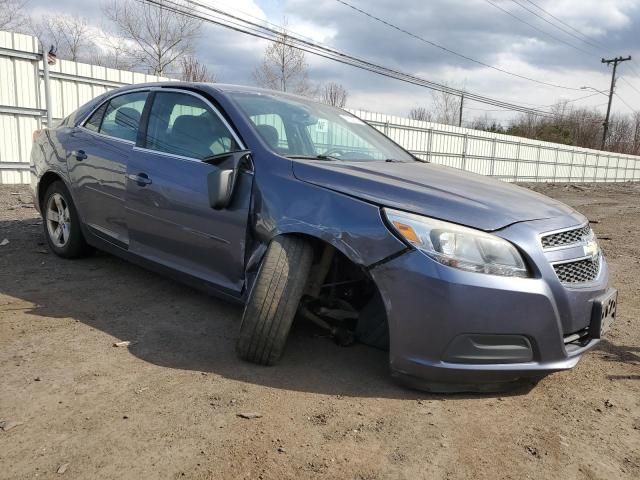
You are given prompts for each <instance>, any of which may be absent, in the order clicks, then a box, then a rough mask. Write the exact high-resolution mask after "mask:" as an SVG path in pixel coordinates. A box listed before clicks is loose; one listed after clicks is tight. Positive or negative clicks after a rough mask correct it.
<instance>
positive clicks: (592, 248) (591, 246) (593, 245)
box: [582, 240, 599, 258]
mask: <svg viewBox="0 0 640 480" xmlns="http://www.w3.org/2000/svg"><path fill="white" fill-rule="evenodd" d="M582 248H584V255H585V257H591V258H596V257H597V256H598V251H599V249H598V242H596V241H595V240H589V241H587V243H585V244H584V245H583V247H582Z"/></svg>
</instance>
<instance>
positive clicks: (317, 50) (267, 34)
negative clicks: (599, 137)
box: [138, 0, 553, 117]
mask: <svg viewBox="0 0 640 480" xmlns="http://www.w3.org/2000/svg"><path fill="white" fill-rule="evenodd" d="M138 1H139V2H141V3H149V4H153V5H156V6H158V7H162V8H165V9H167V10H170V11H173V12H174V13H178V14H182V15H186V16H188V17H191V18H196V19H199V20H202V21H206V22H209V23H213V24H216V25H220V26H223V27H225V28H229V29H231V30H235V31H237V32H241V33H245V34H248V35H251V36H254V37H257V38H262V39H265V40H269V41H275V42H277V41H279V39H280V38H281V36H282V35H283V33H285V34H286V35H287V41H288V43H289V44H290V45H291V46H292V47H294V48H297V49H299V50H302V51H304V52H307V53H311V54H314V55H317V56H320V57H323V58H327V59H330V60H333V61H337V62H339V63H342V64H346V65H350V66H353V67H356V68H359V69H362V70H367V71H370V72H373V73H376V74H378V75H382V76H385V77H388V78H393V79H396V80H400V81H402V82H405V83H409V84H413V85H417V86H421V87H426V88H429V89H432V90H437V91H440V92H444V93H448V94H452V95H457V96H461V95H463V94H464V95H465V97H466V98H468V99H470V100H475V101H477V102H480V103H485V104H488V105H494V106H497V107H504V108H506V109H509V110H513V111H517V112H522V113H529V114H533V115H537V116H547V117H551V116H553V114H551V113H550V112H548V111H543V110H540V109H533V108H527V107H524V106H522V105H518V104H512V103H508V102H505V101H502V100H499V99H495V98H491V97H485V96H483V95H479V94H474V93H470V92H464V91H462V90H459V89H455V88H452V87H448V86H446V85H442V84H439V83H436V82H432V81H430V80H426V79H424V78H421V77H418V76H416V75H412V74H408V73H405V72H401V71H398V70H395V69H392V68H389V67H385V66H382V65H378V64H375V63H372V62H369V61H367V60H365V59H362V58H359V57H355V56H353V55H350V54H348V53H345V52H342V51H339V50H336V49H334V48H331V47H327V46H324V45H322V44H319V43H317V42H313V41H309V40H304V39H302V38H300V37H299V36H297V35H293V34H292V33H290V32H288V31H286V30H283V29H277V30H276V29H273V28H269V27H266V26H264V25H259V24H257V23H254V22H250V21H248V20H246V19H243V18H240V17H237V16H235V15H231V14H230V13H228V12H226V11H224V10H221V9H218V8H214V7H212V6H210V5H203V4H202V3H200V2H198V1H195V0H185V2H186V3H187V4H188V5H189V6H190V7H195V8H193V9H191V8H189V9H186V8H185V6H184V5H182V4H178V3H176V2H175V1H171V0H138ZM198 8H201V9H204V10H205V11H206V12H207V14H206V15H205V14H203V12H201V11H198V10H197V9H198ZM214 14H215V15H217V16H214ZM220 17H222V18H220Z"/></svg>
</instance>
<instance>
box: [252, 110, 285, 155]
mask: <svg viewBox="0 0 640 480" xmlns="http://www.w3.org/2000/svg"><path fill="white" fill-rule="evenodd" d="M249 118H250V119H251V121H252V122H253V124H254V125H255V126H256V128H257V130H258V132H259V133H260V136H261V137H262V138H263V139H264V141H265V142H267V143H268V144H269V146H270V147H271V148H272V149H273V150H275V151H276V152H278V153H288V152H289V142H288V141H287V132H286V130H285V127H284V122H283V121H282V117H281V116H280V115H278V114H277V113H274V114H269V115H251V116H250V117H249Z"/></svg>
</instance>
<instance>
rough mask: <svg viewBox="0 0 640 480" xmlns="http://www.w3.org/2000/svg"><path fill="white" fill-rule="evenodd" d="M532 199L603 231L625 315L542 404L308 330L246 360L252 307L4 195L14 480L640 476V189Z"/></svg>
mask: <svg viewBox="0 0 640 480" xmlns="http://www.w3.org/2000/svg"><path fill="white" fill-rule="evenodd" d="M531 188H534V189H535V190H538V191H541V192H542V193H545V194H548V195H550V196H552V197H555V198H558V199H560V200H562V201H564V202H566V203H568V204H570V205H572V206H574V207H575V208H577V209H578V210H580V211H581V212H583V213H585V214H586V215H588V217H589V219H590V220H591V221H592V222H593V227H594V229H595V231H596V233H597V234H598V235H599V237H600V240H601V244H602V246H603V248H604V250H605V252H606V254H607V256H608V259H609V262H610V265H611V274H612V283H613V285H615V286H616V287H618V288H619V289H620V297H619V301H620V307H619V318H618V320H617V322H616V324H615V325H614V327H613V329H612V331H611V332H610V334H609V336H608V338H607V339H606V340H604V341H603V342H602V343H601V344H600V346H599V348H597V349H596V350H595V351H593V352H591V353H589V354H588V355H587V356H586V357H585V358H584V359H583V361H582V362H581V363H580V364H579V365H578V367H577V368H575V369H574V370H572V371H569V372H563V373H558V374H555V375H552V376H550V377H547V378H546V379H544V380H542V381H541V382H540V383H539V384H538V385H536V386H535V387H533V388H532V389H530V390H528V391H518V392H514V393H512V394H509V395H501V396H497V395H454V396H441V395H429V394H424V393H419V392H414V391H410V390H405V389H403V388H401V387H398V386H396V385H395V384H393V383H392V382H391V381H390V379H389V378H388V375H387V364H386V358H385V355H384V354H383V353H382V352H378V351H374V350H372V349H369V348H367V347H364V346H354V347H350V348H341V347H338V346H336V345H334V344H333V343H332V342H331V341H329V340H328V339H326V338H323V337H322V336H321V335H318V331H316V330H314V329H313V328H311V327H308V326H305V325H300V326H297V327H296V328H295V330H294V332H293V335H292V337H291V339H290V342H289V347H288V350H287V352H286V355H285V357H284V359H283V361H282V363H281V364H279V365H278V366H277V367H274V368H261V367H258V366H254V365H250V364H247V363H243V362H241V361H239V360H238V359H237V358H236V356H235V355H234V339H235V337H236V335H237V328H238V321H239V319H240V315H241V310H240V309H239V308H238V307H237V306H232V305H229V304H226V303H224V302H222V301H219V300H216V299H214V298H210V297H208V296H205V295H203V294H201V293H199V292H197V291H194V290H191V289H189V288H187V287H185V286H182V285H180V284H178V283H175V282H173V281H171V280H167V279H165V278H163V277H161V276H158V275H155V274H153V273H149V272H147V271H145V270H142V269H140V268H138V267H135V266H133V265H130V264H128V263H125V262H124V261H121V260H119V259H117V258H114V257H112V256H109V255H106V254H97V255H95V256H93V257H91V258H88V259H84V260H79V261H65V260H62V259H59V258H57V257H55V256H53V255H52V254H50V253H48V251H47V249H46V246H45V245H44V239H43V235H42V226H41V222H40V220H39V217H38V215H37V213H36V211H35V210H34V209H33V208H32V206H31V205H30V201H31V199H30V196H29V194H28V191H27V189H26V188H24V187H15V186H14V187H11V186H4V187H0V242H2V240H3V239H5V238H6V239H7V240H8V241H9V243H8V244H6V245H4V246H0V385H1V388H0V421H4V422H5V423H4V424H0V426H2V425H4V430H3V429H0V478H6V479H32V478H36V477H38V478H60V477H61V476H64V478H75V479H88V478H90V479H100V478H119V479H125V478H126V479H129V478H131V479H141V478H145V479H146V478H162V479H167V478H195V479H226V478H234V479H235V478H252V479H278V480H280V479H288V478H291V479H294V478H295V479H303V478H305V479H306V478H321V479H335V478H340V479H386V478H392V479H404V478H406V479H418V478H420V479H432V478H447V479H462V478H475V479H499V478H511V479H522V478H536V479H539V478H541V479H559V478H562V479H582V478H585V479H600V478H602V479H638V478H640V328H639V327H638V322H637V319H638V318H639V317H640V280H638V266H639V264H640V185H638V184H635V185H633V184H624V185H623V184H618V185H611V186H604V185H576V186H566V185H533V186H531ZM124 340H128V341H131V342H132V343H131V345H129V346H124V347H114V346H113V345H114V342H119V341H124ZM241 413H252V414H253V413H257V414H259V418H249V419H246V418H241V417H239V416H238V414H241ZM249 416H253V415H249ZM12 422H17V423H12ZM11 427H13V428H11Z"/></svg>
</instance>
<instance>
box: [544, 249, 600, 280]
mask: <svg viewBox="0 0 640 480" xmlns="http://www.w3.org/2000/svg"><path fill="white" fill-rule="evenodd" d="M553 269H554V270H555V271H556V275H558V278H559V279H560V281H561V282H562V283H584V282H592V281H594V280H595V279H596V278H598V273H600V256H599V255H598V256H597V257H596V258H594V259H591V258H586V259H582V260H576V261H573V262H566V263H556V264H555V265H554V266H553Z"/></svg>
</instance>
